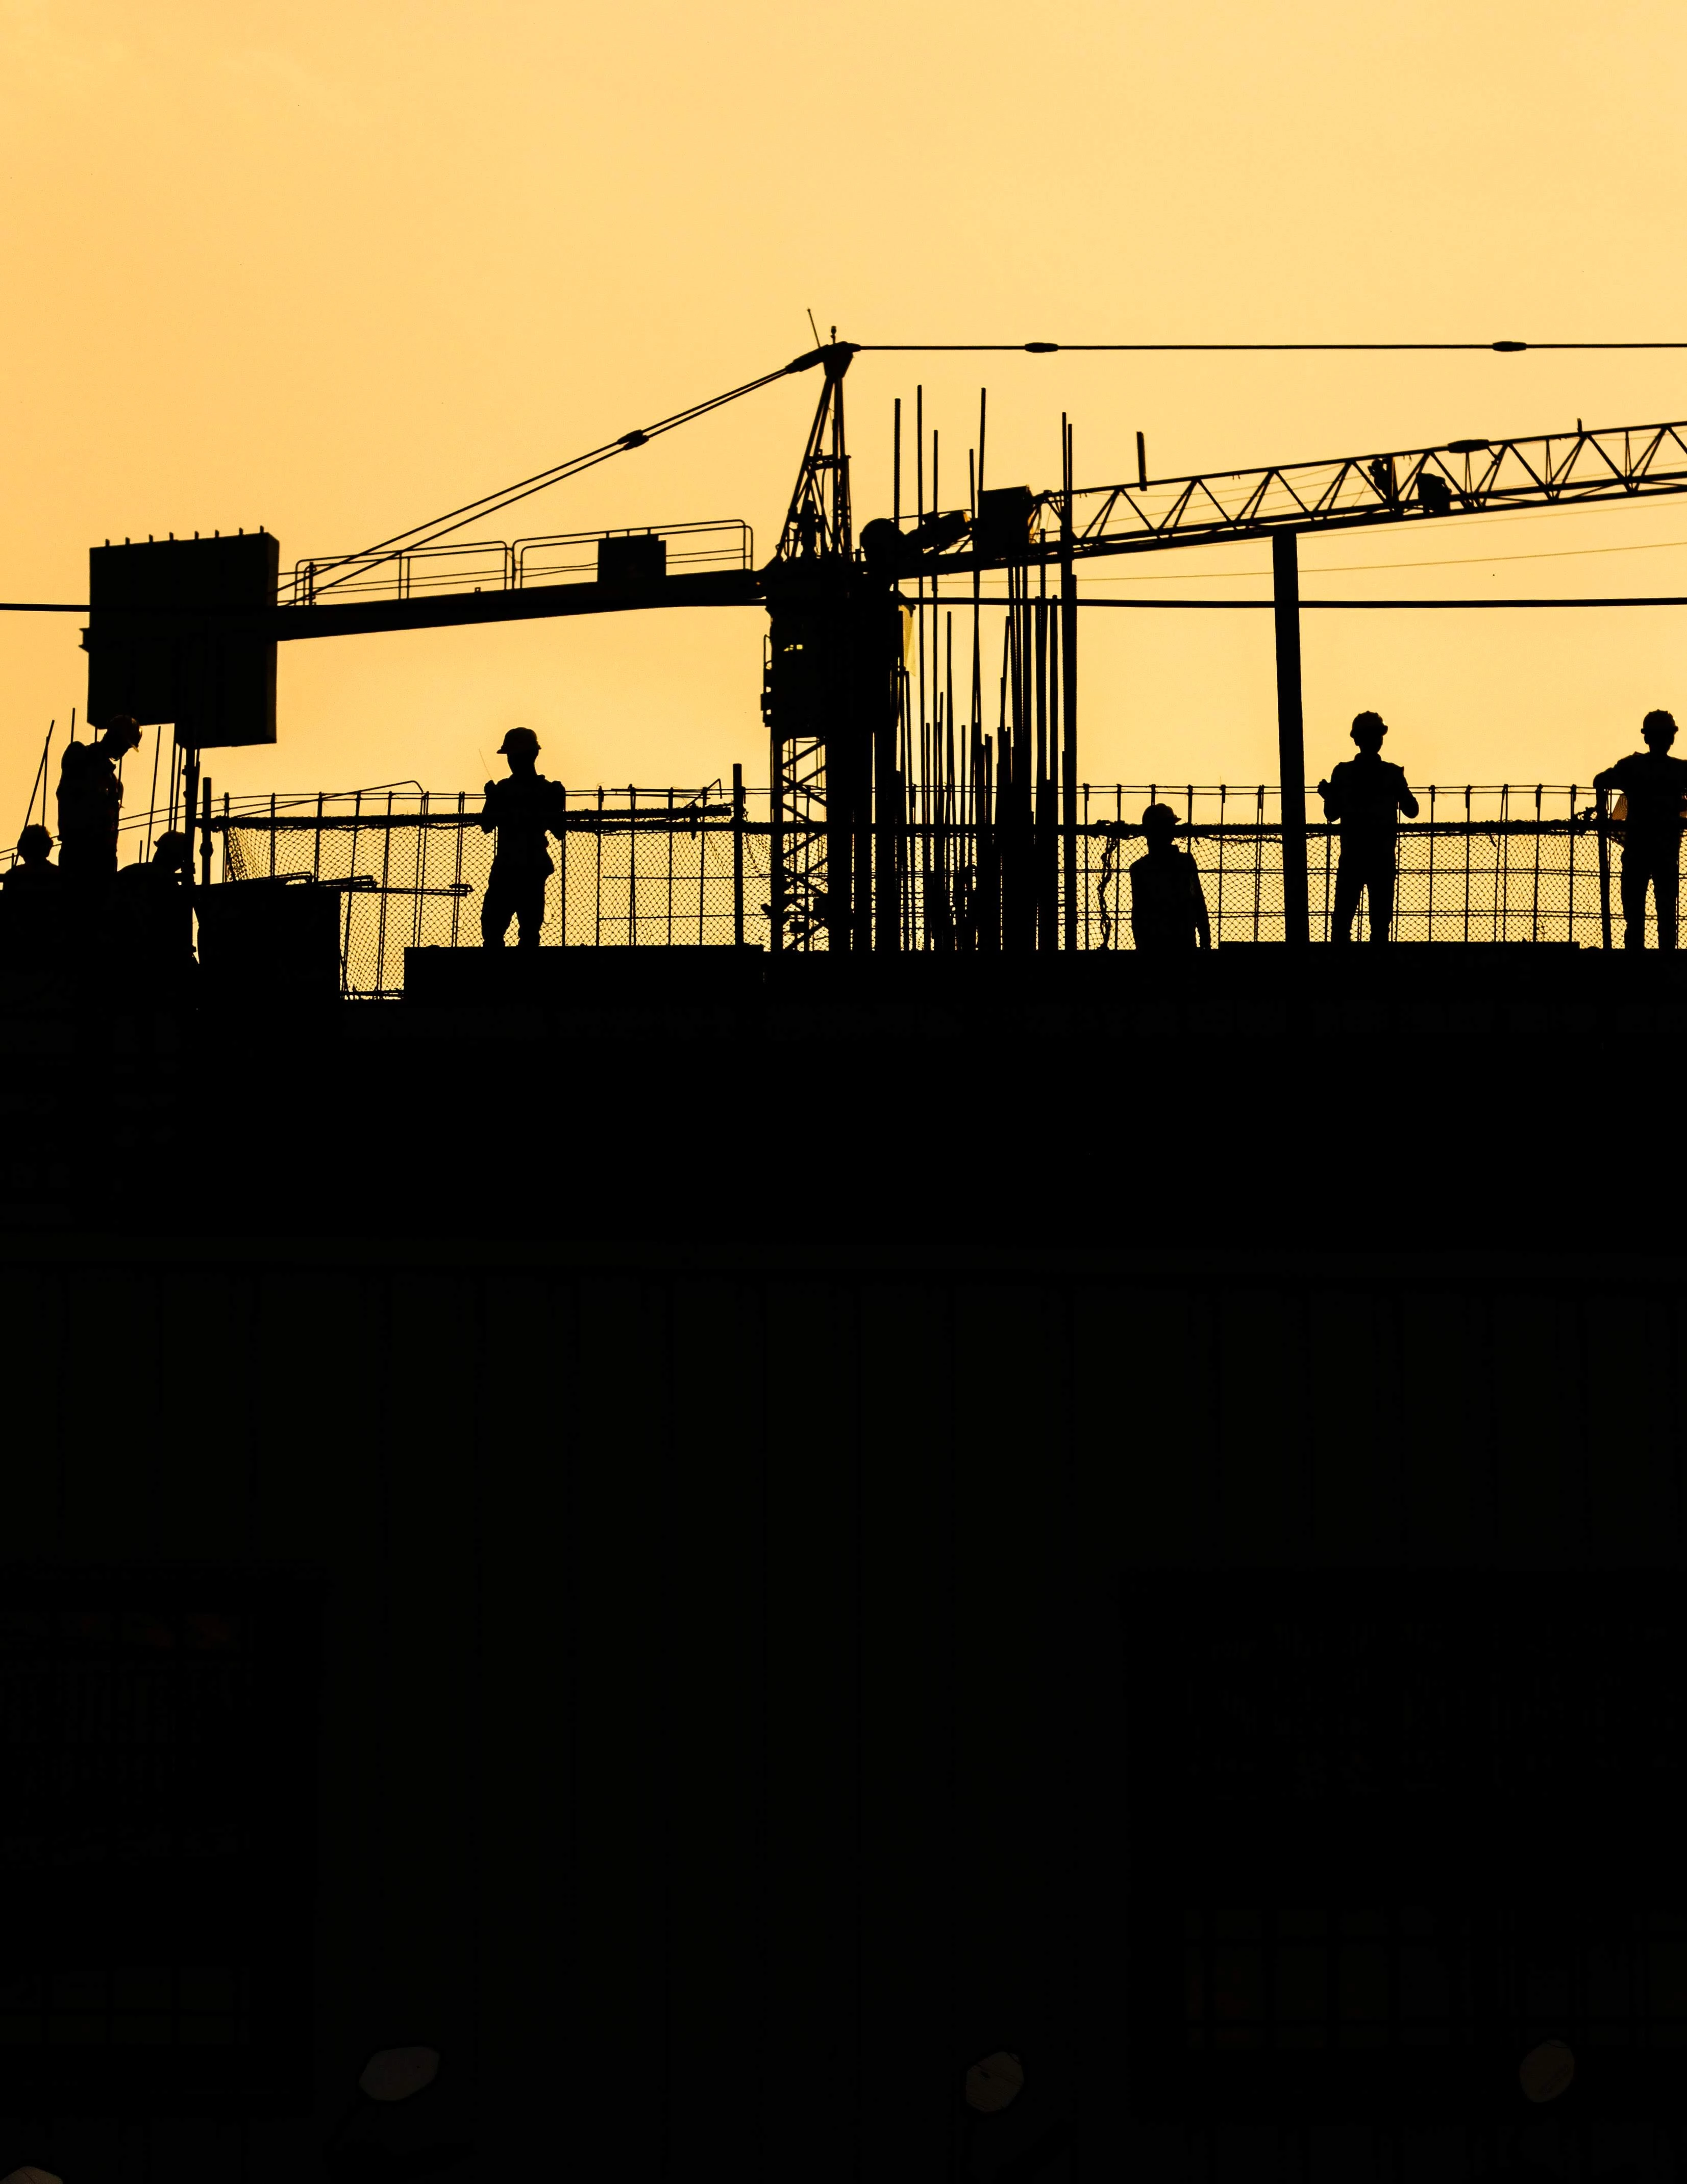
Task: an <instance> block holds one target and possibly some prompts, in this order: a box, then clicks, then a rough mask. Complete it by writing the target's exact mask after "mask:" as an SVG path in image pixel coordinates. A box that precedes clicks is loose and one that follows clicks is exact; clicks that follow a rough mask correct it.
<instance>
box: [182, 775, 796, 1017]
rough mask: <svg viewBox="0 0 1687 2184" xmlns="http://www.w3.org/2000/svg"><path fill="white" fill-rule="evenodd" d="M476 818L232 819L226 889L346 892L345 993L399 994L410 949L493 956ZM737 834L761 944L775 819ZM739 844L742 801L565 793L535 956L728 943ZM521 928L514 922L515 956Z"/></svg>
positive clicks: (412, 813) (752, 927) (376, 802)
mask: <svg viewBox="0 0 1687 2184" xmlns="http://www.w3.org/2000/svg"><path fill="white" fill-rule="evenodd" d="M480 813H481V799H480V798H479V797H478V796H476V797H472V798H470V797H468V796H466V795H455V796H450V795H445V796H441V795H427V794H418V795H411V796H401V795H399V794H396V793H393V792H388V793H387V794H383V795H381V796H378V797H375V798H372V799H367V798H363V797H359V796H350V797H338V798H332V799H329V798H319V799H314V800H312V801H309V802H307V803H305V804H304V805H290V806H288V807H286V808H278V809H274V810H271V809H267V808H260V809H257V810H254V811H243V812H238V813H231V814H229V815H228V816H226V818H225V819H224V821H223V822H222V833H223V842H224V866H225V875H226V877H227V878H228V879H230V880H235V881H238V880H246V879H260V878H289V877H293V878H299V879H311V880H314V881H316V882H318V883H327V884H329V885H332V886H334V887H336V888H338V889H339V890H340V893H341V909H340V952H341V962H342V967H343V983H344V989H345V991H346V992H347V993H349V994H355V995H367V996H371V997H372V996H377V995H387V994H394V993H396V992H398V991H399V990H401V988H402V984H403V978H404V952H405V949H406V948H428V947H433V948H460V947H479V946H481V945H482V944H483V928H482V911H483V905H484V903H485V900H486V892H487V883H488V882H489V879H490V877H491V875H492V866H493V860H494V856H495V855H496V850H497V844H496V839H495V837H494V835H492V834H491V833H488V832H487V831H486V830H485V828H484V827H483V826H482V824H481V816H480ZM738 832H739V833H740V850H739V851H738V853H737V854H738V855H741V859H742V866H743V872H744V888H745V899H746V905H749V907H748V909H747V911H746V939H760V938H763V937H765V933H766V928H767V919H766V917H764V916H763V914H762V909H761V905H763V903H765V902H766V900H767V899H768V823H767V820H766V818H765V817H763V818H762V819H760V821H759V822H757V821H748V822H746V823H745V824H744V826H743V827H742V828H741V829H740V830H738ZM734 836H735V827H734V820H733V811H732V803H731V798H730V795H729V793H725V792H723V791H722V790H721V788H719V786H718V784H716V785H715V786H713V787H712V788H708V789H703V790H692V789H640V788H626V789H619V790H614V791H611V790H606V789H594V790H589V791H586V792H578V791H576V792H573V793H572V794H567V822H566V824H565V826H564V827H563V831H562V833H561V837H560V838H553V839H552V840H551V841H550V845H549V855H550V863H551V866H552V870H551V872H550V876H549V877H548V878H547V879H546V881H545V911H544V921H543V923H542V925H541V927H540V929H539V945H540V946H541V947H547V948H555V947H561V946H564V945H567V946H573V947H589V948H590V947H682V946H695V945H697V944H700V943H704V944H714V945H718V946H721V945H729V944H731V942H732V941H733V939H734V938H735V933H736V929H737V921H738V916H739V910H738V904H737V899H736V891H735V840H734ZM751 921H753V922H751ZM517 930H518V928H517V925H516V924H515V922H513V921H512V922H511V927H510V928H509V931H508V933H507V935H506V939H507V942H508V944H510V945H512V946H513V945H515V944H516V943H517Z"/></svg>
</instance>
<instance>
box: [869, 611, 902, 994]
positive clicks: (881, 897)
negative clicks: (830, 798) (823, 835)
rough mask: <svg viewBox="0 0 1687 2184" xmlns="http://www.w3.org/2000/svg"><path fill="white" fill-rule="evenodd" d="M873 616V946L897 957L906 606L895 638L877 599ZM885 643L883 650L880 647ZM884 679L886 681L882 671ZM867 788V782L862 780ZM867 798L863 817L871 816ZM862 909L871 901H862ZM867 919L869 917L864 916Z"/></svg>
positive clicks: (894, 613) (897, 618)
mask: <svg viewBox="0 0 1687 2184" xmlns="http://www.w3.org/2000/svg"><path fill="white" fill-rule="evenodd" d="M889 612H890V616H891V617H893V618H894V623H895V638H894V641H893V638H892V630H891V620H890V619H885V621H883V623H882V626H881V621H880V612H879V610H878V607H877V602H876V601H875V602H874V616H873V650H874V660H873V666H872V671H871V672H872V681H871V683H870V684H869V688H870V689H871V690H872V693H873V703H874V709H875V717H874V723H873V756H872V766H873V798H874V803H873V818H874V827H873V833H874V842H873V866H872V871H873V901H872V917H873V945H874V949H875V950H877V951H878V953H879V954H880V955H881V956H894V955H895V954H896V952H897V948H898V946H899V945H900V944H901V941H902V902H901V900H900V897H901V889H899V888H898V886H897V836H898V835H899V834H900V833H901V831H902V777H901V776H900V775H899V774H898V772H897V731H898V729H899V728H900V727H901V726H902V705H901V695H902V685H901V677H902V646H901V642H900V640H901V637H902V610H901V609H900V608H897V607H891V609H890V610H889ZM881 645H882V646H883V647H884V652H883V654H880V646H881ZM881 674H882V675H884V676H885V682H883V683H881V682H880V680H879V677H880V675H881ZM864 786H865V784H864V783H863V788H864ZM862 816H863V821H865V818H866V816H867V815H866V810H865V799H863V812H862ZM865 846H866V829H865V827H864V826H863V849H864V848H865ZM867 870H868V866H867V859H866V858H865V856H863V858H862V860H861V865H860V871H861V878H862V882H863V884H865V882H866V878H867ZM865 908H866V905H864V904H863V910H865ZM862 922H863V923H864V922H865V921H864V919H863V921H862Z"/></svg>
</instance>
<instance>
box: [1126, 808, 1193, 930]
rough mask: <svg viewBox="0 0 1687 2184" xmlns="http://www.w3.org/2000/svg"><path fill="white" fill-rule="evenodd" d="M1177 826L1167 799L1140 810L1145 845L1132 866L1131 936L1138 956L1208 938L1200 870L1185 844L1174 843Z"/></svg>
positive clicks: (1174, 814) (1174, 813)
mask: <svg viewBox="0 0 1687 2184" xmlns="http://www.w3.org/2000/svg"><path fill="white" fill-rule="evenodd" d="M1176 832H1177V814H1176V812H1175V811H1173V810H1172V808H1171V806H1170V805H1169V804H1151V805H1149V806H1148V810H1147V811H1145V812H1143V814H1142V833H1143V837H1144V838H1145V839H1146V841H1147V843H1148V851H1147V854H1146V855H1143V856H1140V857H1138V858H1137V861H1136V862H1135V863H1134V864H1133V865H1132V866H1131V940H1132V942H1133V943H1134V944H1135V946H1136V949H1137V954H1138V955H1141V956H1189V955H1193V953H1194V951H1195V950H1196V949H1197V948H1210V947H1211V946H1212V944H1213V936H1212V930H1211V928H1210V927H1209V924H1208V922H1207V898H1206V896H1205V895H1204V894H1203V892H1202V889H1201V875H1200V872H1199V869H1198V866H1197V865H1196V863H1195V860H1194V859H1193V857H1192V856H1191V855H1189V852H1188V851H1187V850H1180V849H1177V848H1176V847H1175V846H1174V844H1173V842H1172V836H1173V835H1174V834H1176Z"/></svg>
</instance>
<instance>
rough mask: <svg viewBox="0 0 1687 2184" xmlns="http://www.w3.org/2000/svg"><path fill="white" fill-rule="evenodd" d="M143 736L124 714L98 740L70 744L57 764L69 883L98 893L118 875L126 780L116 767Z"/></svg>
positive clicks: (63, 864) (62, 852) (62, 857)
mask: <svg viewBox="0 0 1687 2184" xmlns="http://www.w3.org/2000/svg"><path fill="white" fill-rule="evenodd" d="M140 740H141V731H140V729H139V728H138V727H137V725H136V724H135V722H134V721H132V720H131V719H130V718H129V716H128V715H127V714H126V713H120V714H119V716H117V718H116V719H115V721H111V722H110V723H109V726H108V727H106V729H105V731H104V733H103V734H102V735H101V736H100V738H99V739H98V742H95V743H91V744H69V745H68V746H67V747H66V749H65V752H64V758H63V760H62V761H61V762H60V765H59V868H60V870H61V871H62V872H64V877H65V879H66V881H67V882H68V883H70V885H71V886H73V887H75V888H78V889H81V890H82V891H83V892H85V893H87V892H99V891H102V890H103V889H104V888H106V887H107V886H108V885H109V883H110V882H111V881H113V880H115V878H116V877H117V822H118V820H119V818H120V816H121V815H122V811H123V783H121V781H120V780H119V779H118V776H117V769H118V767H119V766H120V764H121V763H122V760H123V758H124V755H125V754H126V752H128V751H131V750H133V749H134V748H135V746H136V745H137V744H138V743H139V742H140Z"/></svg>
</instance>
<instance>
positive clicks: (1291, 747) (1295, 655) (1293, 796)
mask: <svg viewBox="0 0 1687 2184" xmlns="http://www.w3.org/2000/svg"><path fill="white" fill-rule="evenodd" d="M1271 582H1272V590H1273V596H1274V599H1275V604H1276V613H1275V615H1274V616H1273V617H1272V618H1273V620H1274V621H1275V622H1276V640H1277V783H1278V787H1277V795H1278V798H1279V801H1280V808H1281V813H1282V925H1283V939H1285V940H1286V941H1287V942H1288V944H1289V945H1290V946H1291V947H1302V948H1304V946H1305V945H1306V944H1307V943H1308V942H1309V941H1310V939H1311V921H1310V913H1309V911H1308V908H1307V900H1306V738H1305V731H1304V725H1303V722H1302V719H1301V710H1300V560H1299V548H1298V542H1297V534H1296V533H1295V532H1293V531H1279V532H1276V533H1275V534H1274V536H1273V538H1272V539H1271Z"/></svg>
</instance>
